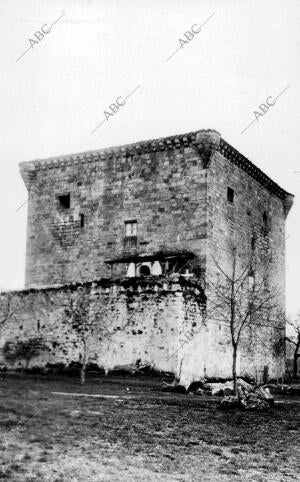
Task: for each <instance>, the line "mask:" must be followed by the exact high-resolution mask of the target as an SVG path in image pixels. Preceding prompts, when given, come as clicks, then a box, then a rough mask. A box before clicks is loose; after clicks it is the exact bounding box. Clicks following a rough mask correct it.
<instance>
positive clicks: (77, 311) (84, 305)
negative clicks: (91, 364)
mask: <svg viewBox="0 0 300 482" xmlns="http://www.w3.org/2000/svg"><path fill="white" fill-rule="evenodd" d="M91 289H92V288H91V285H90V284H89V283H86V284H85V285H83V286H80V287H79V288H78V289H77V290H76V295H75V297H74V299H73V298H72V297H70V298H69V300H68V303H67V305H65V315H66V321H67V322H69V321H71V326H72V327H73V329H74V330H76V332H77V333H78V336H79V340H80V345H81V348H80V355H79V356H80V363H81V369H80V381H81V383H82V384H84V383H85V379H86V367H87V363H88V358H89V351H90V349H89V341H90V339H91V337H92V336H93V334H95V332H97V336H98V337H99V338H100V340H101V342H102V343H103V342H104V341H105V340H109V339H110V338H111V337H113V336H114V335H115V334H116V333H119V332H120V331H124V330H125V329H126V327H128V326H129V325H130V324H131V320H132V316H133V314H134V312H133V313H132V314H131V315H130V316H129V317H126V318H125V319H124V321H123V323H122V324H121V326H117V327H113V326H112V322H111V321H109V320H108V319H107V318H106V317H105V316H103V314H102V313H101V312H100V311H99V312H97V313H96V314H94V313H92V312H91V306H92V303H93V301H92V297H91Z"/></svg>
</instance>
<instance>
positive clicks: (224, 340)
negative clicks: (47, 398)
mask: <svg viewBox="0 0 300 482" xmlns="http://www.w3.org/2000/svg"><path fill="white" fill-rule="evenodd" d="M84 293H88V294H89V297H90V305H89V320H95V323H94V324H93V325H92V326H93V329H92V330H91V331H88V335H87V337H86V340H87V346H88V358H87V361H88V363H94V364H96V365H98V366H99V367H103V368H104V369H105V370H107V371H108V370H112V369H113V368H117V367H120V366H122V365H128V364H131V363H133V364H135V363H136V362H137V361H138V360H140V361H141V362H142V363H150V364H152V366H153V368H154V369H156V370H162V371H167V372H172V373H174V375H175V376H176V377H178V378H179V379H180V381H181V383H182V384H184V385H185V386H188V385H189V384H190V383H191V382H192V381H193V380H199V379H200V378H202V377H208V378H210V377H224V378H226V377H228V378H230V377H231V365H232V354H231V344H230V336H229V330H228V327H226V326H221V327H220V326H219V324H217V323H208V322H206V320H205V316H204V303H205V300H204V298H203V294H202V292H201V289H199V287H197V286H195V285H193V284H192V283H188V282H186V281H184V280H181V281H180V282H178V283H175V282H171V281H166V280H164V279H160V280H159V281H155V282H154V281H153V280H152V281H151V280H148V281H147V280H144V281H143V282H142V281H141V280H133V279H131V280H127V281H123V282H118V283H117V282H110V281H108V280H101V281H97V282H93V283H86V284H83V285H78V284H77V285H67V286H64V287H61V288H51V289H40V290H25V291H20V292H12V293H6V294H2V295H1V299H0V302H1V303H0V306H1V313H0V314H1V316H2V315H3V314H5V309H6V308H7V303H6V302H7V300H8V299H9V300H10V301H11V313H12V315H11V316H10V317H9V319H8V320H7V322H6V323H5V324H4V326H3V329H2V330H1V341H0V367H2V368H3V367H4V366H6V367H8V368H10V369H12V368H19V367H21V366H24V361H23V360H22V359H21V360H19V361H17V362H15V363H12V362H9V361H7V360H6V359H5V357H4V355H3V347H4V345H5V343H6V342H16V341H18V340H21V341H28V340H30V339H33V338H36V337H39V338H41V340H43V341H44V342H45V343H46V345H47V347H48V348H49V350H47V351H44V352H42V353H41V354H39V355H38V356H36V357H34V358H32V360H31V361H30V365H29V367H46V366H47V364H50V365H53V364H57V363H61V364H63V365H64V366H70V364H72V362H78V361H80V359H82V358H80V356H82V354H83V350H82V338H81V336H80V334H79V333H78V330H76V329H75V328H74V327H73V326H72V322H71V318H70V315H69V314H68V313H69V312H68V311H67V312H66V308H68V307H70V303H71V302H72V303H73V304H74V303H75V304H76V303H77V302H79V301H80V300H81V299H82V296H83V294H84ZM249 349H250V352H249ZM251 349H252V345H251V346H250V348H249V347H247V350H248V351H247V352H246V351H242V352H241V355H240V358H241V362H243V356H244V354H245V357H246V356H247V357H248V363H247V365H246V363H241V374H243V373H244V374H248V375H249V374H250V375H251V374H252V375H255V373H256V370H259V371H260V372H262V370H263V367H264V365H265V364H268V365H269V376H276V374H277V371H276V370H277V366H276V360H275V358H274V359H273V358H272V357H273V355H272V354H271V353H270V352H267V353H266V354H263V355H262V356H261V361H260V364H257V363H258V361H257V358H255V357H256V355H255V353H252V352H251ZM258 349H259V350H260V353H262V351H261V347H260V346H258ZM263 356H264V358H263ZM245 360H246V358H245ZM273 361H274V363H273ZM239 363H240V360H239Z"/></svg>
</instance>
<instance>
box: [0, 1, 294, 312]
mask: <svg viewBox="0 0 300 482" xmlns="http://www.w3.org/2000/svg"><path fill="white" fill-rule="evenodd" d="M55 22H56V23H55ZM53 23H54V25H53V26H52V28H51V31H50V32H49V33H47V34H45V35H44V38H42V35H40V34H38V35H37V37H38V38H40V39H41V40H39V41H38V38H37V37H35V36H34V34H35V32H37V31H40V30H41V28H42V26H44V27H43V30H44V31H48V30H49V28H50V25H52V24H53ZM204 23H205V25H203V24H204ZM201 25H202V28H201V29H200V26H201ZM299 25H300V1H299V0H277V1H276V0H227V1H225V0H216V1H208V0H205V1H204V0H203V1H202V0H156V1H155V0H147V1H146V0H97V1H96V0H90V1H83V0H77V1H76V0H65V1H59V0H57V1H56V0H52V1H51V2H50V1H41V0H32V1H30V0H19V1H18V0H7V1H5V0H0V36H1V44H2V45H1V47H2V48H1V77H0V83H1V177H0V182H1V189H0V196H1V199H0V215H1V238H0V243H1V246H0V248H1V249H0V287H1V288H5V289H7V288H20V287H23V283H24V269H25V242H26V216H27V205H26V204H25V205H24V206H23V207H22V208H21V209H19V210H18V211H16V209H17V208H18V206H20V205H21V204H22V203H23V202H24V201H25V200H26V199H27V193H26V189H25V186H24V184H23V181H22V179H21V177H20V175H19V170H18V163H19V162H21V161H28V160H32V159H36V158H45V157H51V156H56V155H62V154H70V153H75V152H80V151H85V150H90V149H99V148H102V147H108V146H114V145H120V144H125V143H126V144H127V143H131V142H136V141H139V140H145V139H150V138H156V137H164V136H168V135H174V134H180V133H185V132H190V131H194V130H198V129H207V128H213V129H216V130H218V131H219V132H220V133H221V135H222V137H223V138H224V139H225V140H226V141H227V142H229V143H230V144H231V145H233V146H234V147H235V148H236V149H238V150H239V151H240V152H241V153H242V154H244V155H245V156H246V157H248V158H249V159H250V160H251V161H252V162H254V163H255V164H256V165H257V166H258V167H260V168H261V169H262V170H263V171H265V172H266V173H267V174H268V175H269V176H270V177H271V178H272V179H274V180H275V181H276V182H277V183H279V185H280V186H281V187H283V188H284V189H286V190H287V191H289V192H292V193H293V194H295V196H296V198H295V202H294V206H293V208H292V210H291V212H290V215H289V217H288V220H287V237H288V238H287V240H286V248H287V256H286V261H287V308H288V311H289V312H290V313H295V312H297V311H298V310H300V296H299V286H298V279H299V272H300V256H299V247H300V230H299V216H300V201H299V199H300V196H299V195H300V162H299V155H298V149H299V148H298V144H299V128H300V95H299V74H300V55H299V41H300V29H299ZM192 26H194V27H193V30H194V31H197V30H200V32H199V33H197V34H195V36H194V38H191V37H192V35H189V34H188V37H189V38H190V39H191V40H190V41H189V42H188V41H187V38H186V37H184V34H185V32H187V31H189V30H191V27H192ZM180 38H181V39H182V40H186V43H183V42H181V46H182V47H181V49H180V50H178V51H177V52H176V53H175V54H174V55H173V56H172V57H171V58H169V57H170V56H171V55H172V54H173V53H174V52H175V51H176V50H177V49H178V48H179V47H180V42H179V39H180ZM29 39H32V41H31V44H30V41H29ZM34 41H35V42H36V43H34ZM28 49H29V50H28ZM25 51H27V52H26V53H25V55H24V56H23V57H21V55H22V54H23V53H24V52H25ZM20 57H21V58H20ZM168 58H169V60H168V61H166V60H167V59H168ZM18 59H19V60H18ZM138 86H140V87H139V88H137V87H138ZM136 88H137V89H136ZM135 89H136V90H135ZM285 89H286V90H285ZM134 90H135V92H133V91H134ZM284 90H285V91H284ZM282 91H284V92H283V94H282V95H281V96H280V97H279V98H278V99H277V101H276V103H275V105H273V106H272V107H270V108H269V110H268V111H267V112H266V113H265V115H263V116H259V117H258V120H256V121H255V122H254V123H253V124H252V125H251V126H250V127H249V128H248V129H247V130H246V131H245V132H244V133H243V134H241V133H242V131H243V130H244V129H245V128H246V127H247V126H248V125H249V124H250V123H251V122H252V121H253V120H254V119H255V117H254V111H258V107H259V105H260V104H263V103H265V102H266V99H267V98H268V97H270V96H271V98H269V103H271V102H273V100H274V99H275V98H276V97H277V96H278V95H279V94H280V93H281V92H282ZM131 92H133V93H132V95H131V96H130V97H129V98H128V99H127V101H126V104H125V105H124V106H123V107H121V108H120V110H119V111H118V112H117V114H116V115H114V116H111V117H109V120H108V121H106V122H104V123H103V124H102V125H101V126H100V127H99V128H98V129H97V130H96V131H95V132H94V133H93V134H91V132H92V131H93V130H94V129H95V128H96V126H97V125H98V124H99V123H101V122H102V121H103V120H104V118H105V117H104V111H105V110H108V106H109V105H110V104H112V103H114V102H115V101H116V99H117V98H118V97H120V96H121V97H122V99H124V98H125V97H126V96H127V95H129V94H130V93H131ZM120 100H121V99H119V101H120ZM258 112H261V111H258ZM294 171H298V173H295V172H294Z"/></svg>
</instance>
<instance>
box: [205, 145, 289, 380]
mask: <svg viewBox="0 0 300 482" xmlns="http://www.w3.org/2000/svg"><path fill="white" fill-rule="evenodd" d="M207 176H208V177H207V184H208V200H207V225H208V230H207V238H208V239H209V242H208V243H207V260H206V277H207V280H214V282H217V281H216V280H217V278H216V277H217V276H218V273H219V274H220V271H219V269H218V267H217V265H219V266H221V267H222V269H224V270H225V271H226V270H228V272H231V270H232V253H231V251H230V243H231V242H236V243H237V265H238V267H241V266H245V264H246V263H247V262H249V261H250V258H251V253H252V255H253V256H254V259H255V261H256V264H255V267H256V269H257V270H258V273H259V276H261V278H262V277H263V276H264V273H265V272H266V270H267V271H268V281H269V283H270V290H271V291H273V292H274V293H275V292H276V293H277V296H276V304H277V307H276V311H277V313H278V314H279V313H280V311H282V312H283V313H284V312H285V217H286V216H285V213H284V206H283V203H282V200H281V199H279V198H278V197H277V196H276V195H274V194H272V193H271V192H269V191H268V190H267V189H265V188H264V186H262V185H261V183H259V182H257V181H256V180H255V179H253V178H252V177H251V176H249V175H248V174H247V173H246V172H244V171H243V170H242V169H241V168H239V167H237V166H236V165H234V164H233V163H232V162H230V161H229V160H227V159H226V158H225V157H224V156H223V155H222V154H221V153H220V152H217V153H216V154H215V156H214V158H213V159H212V162H211V164H210V166H209V169H208V174H207ZM228 187H230V188H231V189H233V190H234V199H233V203H231V202H229V201H228V200H227V188H228ZM264 212H265V213H266V215H267V221H266V222H265V220H264ZM253 239H254V241H253ZM234 240H235V241H234ZM252 243H254V245H253V244H252ZM240 269H241V268H240ZM211 296H212V294H211V293H210V292H209V290H207V297H208V303H209V300H210V298H211ZM274 303H275V302H274ZM216 323H220V326H221V325H222V328H220V329H222V330H223V329H225V328H224V320H223V321H222V320H221V321H220V322H219V321H217V320H216ZM258 323H260V324H261V325H262V326H259V327H252V328H251V329H247V330H246V331H247V333H246V336H245V342H244V347H245V349H243V350H242V353H241V359H240V363H241V365H240V367H241V369H242V370H246V369H247V367H249V364H251V365H255V366H257V367H259V366H262V365H263V364H264V363H265V360H266V359H267V358H268V353H267V352H268V350H271V351H273V350H274V346H275V345H276V344H277V345H278V344H280V339H282V337H283V336H284V333H285V322H284V318H283V317H282V316H276V317H275V318H274V317H273V318H272V321H271V322H270V319H268V313H266V315H265V317H263V316H261V318H260V320H259V321H258ZM227 329H228V328H227ZM250 342H251V345H252V346H251V347H250V349H249V350H247V343H250ZM275 360H276V361H275ZM273 362H275V364H277V368H276V367H275V366H273V368H272V369H271V368H270V366H269V370H270V369H271V371H273V372H274V370H276V369H277V370H278V371H279V372H280V371H281V373H282V372H283V371H284V357H283V352H282V351H281V355H280V357H279V358H274V359H273Z"/></svg>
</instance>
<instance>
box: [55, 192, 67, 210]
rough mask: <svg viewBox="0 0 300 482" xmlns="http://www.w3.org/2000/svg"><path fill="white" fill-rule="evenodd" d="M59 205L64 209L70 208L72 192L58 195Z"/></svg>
mask: <svg viewBox="0 0 300 482" xmlns="http://www.w3.org/2000/svg"><path fill="white" fill-rule="evenodd" d="M58 202H59V207H60V208H62V209H70V193H69V194H64V195H62V196H58Z"/></svg>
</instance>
